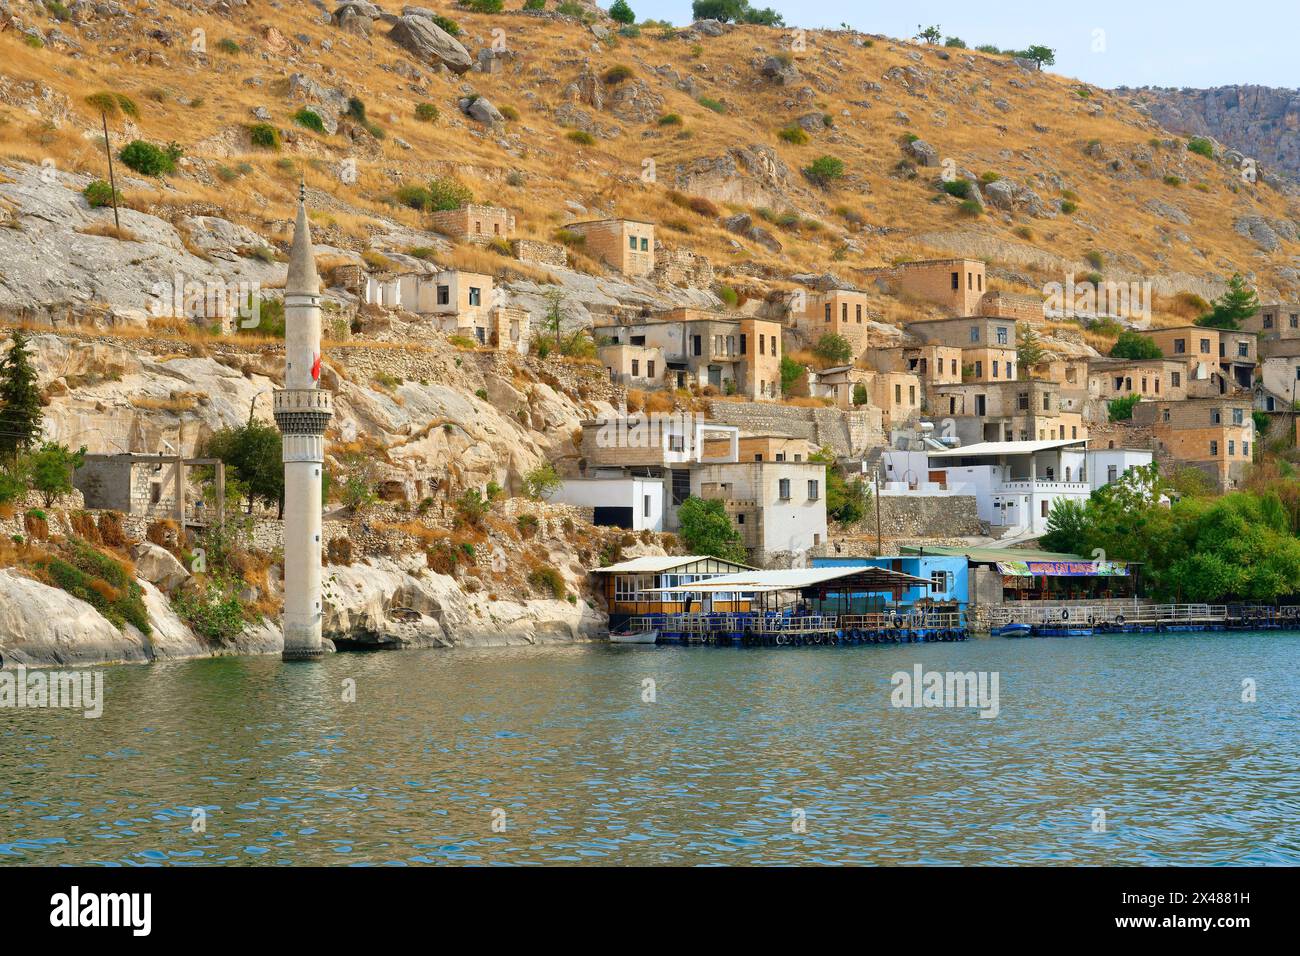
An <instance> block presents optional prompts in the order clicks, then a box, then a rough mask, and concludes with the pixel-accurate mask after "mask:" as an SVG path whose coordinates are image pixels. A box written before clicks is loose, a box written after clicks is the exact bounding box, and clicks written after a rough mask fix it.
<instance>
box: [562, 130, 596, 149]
mask: <svg viewBox="0 0 1300 956" xmlns="http://www.w3.org/2000/svg"><path fill="white" fill-rule="evenodd" d="M568 137H569V139H571V140H573V141H574V142H575V143H577V144H578V145H580V146H591V145H593V144H594V143H595V142H596V137H594V136H592V135H591V134H590V133H588V132H587V131H586V130H585V129H571V130H569V132H568Z"/></svg>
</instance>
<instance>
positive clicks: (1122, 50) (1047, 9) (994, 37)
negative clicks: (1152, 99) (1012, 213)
mask: <svg viewBox="0 0 1300 956" xmlns="http://www.w3.org/2000/svg"><path fill="white" fill-rule="evenodd" d="M599 2H600V3H601V4H602V5H603V6H606V7H608V6H609V3H610V2H612V0H599ZM628 2H629V3H630V4H631V6H632V9H633V10H635V11H636V15H637V18H638V19H642V20H644V19H648V18H652V19H657V20H671V21H672V22H673V23H677V24H684V23H687V22H689V21H690V19H691V3H690V0H628ZM750 2H751V5H752V6H757V7H773V8H774V9H776V10H779V11H780V12H781V14H782V15H783V16H784V17H785V20H786V23H787V24H788V25H790V26H802V27H838V26H839V25H840V24H841V23H847V24H848V25H849V26H851V27H853V28H854V29H857V30H862V31H863V32H866V33H883V34H885V35H887V36H892V37H900V38H906V37H910V36H913V35H914V34H915V33H916V31H917V24H918V23H924V25H926V26H929V25H931V24H937V25H938V26H939V27H940V28H941V29H942V30H943V32H944V35H945V36H958V37H961V38H962V39H963V40H965V41H966V43H967V45H969V46H977V45H979V44H983V43H992V44H994V45H996V46H999V47H1003V48H1006V47H1015V48H1017V49H1023V48H1024V47H1026V46H1029V45H1030V44H1033V43H1041V44H1043V45H1044V46H1049V47H1052V48H1053V49H1055V50H1056V66H1055V67H1053V68H1052V69H1053V70H1054V71H1055V72H1057V73H1062V74H1065V75H1067V76H1073V77H1077V78H1079V79H1082V80H1087V81H1088V82H1090V83H1094V84H1096V85H1098V86H1105V87H1113V86H1196V87H1204V86H1225V85H1229V84H1239V83H1258V84H1262V85H1264V86H1285V87H1291V88H1295V87H1297V86H1300V57H1297V55H1296V44H1297V42H1300V0H1289V2H1287V0H1251V2H1235V3H1234V2H1225V0H1217V2H1215V0H1178V2H1172V0H1091V2H1089V3H1067V2H1064V0H1041V2H1038V3H1029V2H1025V0H989V2H985V3H972V2H970V0H963V2H956V0H931V2H917V3H905V2H900V0H896V2H893V3H864V2H861V0H856V2H855V0H750ZM1094 31H1103V32H1102V33H1100V34H1096V33H1095V32H1094ZM1098 41H1100V42H1098ZM1095 46H1100V47H1101V49H1100V50H1095V49H1094V47H1095Z"/></svg>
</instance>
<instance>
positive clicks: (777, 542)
mask: <svg viewBox="0 0 1300 956" xmlns="http://www.w3.org/2000/svg"><path fill="white" fill-rule="evenodd" d="M825 486H826V466H825V465H823V464H819V463H816V462H791V461H784V462H778V461H739V462H732V463H729V464H717V465H699V466H697V467H695V468H694V469H692V471H691V494H693V495H695V496H696V497H698V498H703V499H705V500H709V499H717V500H720V501H722V502H723V505H724V507H725V508H726V511H727V514H728V515H729V516H730V517H731V520H732V524H733V525H735V527H736V530H737V531H739V532H740V536H741V540H742V541H743V543H744V545H745V548H746V549H747V550H748V551H749V555H750V560H751V561H752V562H753V563H754V564H757V565H759V566H761V567H806V566H807V564H808V563H809V560H810V557H811V552H812V550H813V549H814V548H817V547H819V546H820V545H821V544H822V542H824V541H825V540H826V487H825Z"/></svg>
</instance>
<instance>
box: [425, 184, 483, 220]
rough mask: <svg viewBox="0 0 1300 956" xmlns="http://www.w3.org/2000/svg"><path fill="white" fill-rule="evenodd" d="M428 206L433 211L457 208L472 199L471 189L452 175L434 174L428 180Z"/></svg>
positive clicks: (470, 201)
mask: <svg viewBox="0 0 1300 956" xmlns="http://www.w3.org/2000/svg"><path fill="white" fill-rule="evenodd" d="M428 192H429V208H430V209H431V210H432V211H434V212H442V211H445V210H448V209H459V208H460V207H461V206H464V205H466V204H467V203H472V202H473V201H474V193H473V191H472V190H471V189H470V188H469V187H468V186H466V185H465V184H464V183H462V182H461V181H460V180H459V179H456V178H455V177H454V176H435V177H434V178H433V179H431V180H430V181H429V190H428Z"/></svg>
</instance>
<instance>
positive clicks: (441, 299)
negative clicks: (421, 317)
mask: <svg viewBox="0 0 1300 956" xmlns="http://www.w3.org/2000/svg"><path fill="white" fill-rule="evenodd" d="M438 304H439V305H450V304H451V286H448V285H440V286H438Z"/></svg>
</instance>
